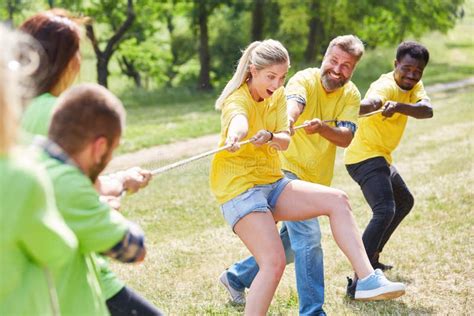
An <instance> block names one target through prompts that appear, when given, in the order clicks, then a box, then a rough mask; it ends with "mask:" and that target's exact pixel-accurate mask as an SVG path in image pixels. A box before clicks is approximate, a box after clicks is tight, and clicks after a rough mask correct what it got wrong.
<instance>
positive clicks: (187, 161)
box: [151, 139, 250, 175]
mask: <svg viewBox="0 0 474 316" xmlns="http://www.w3.org/2000/svg"><path fill="white" fill-rule="evenodd" d="M249 143H250V139H248V140H246V141H243V142H239V145H240V146H243V145H247V144H249ZM230 147H232V145H227V146H223V147H220V148H216V149H213V150H209V151H206V152H204V153H202V154H199V155H196V156H193V157H189V158H187V159H184V160H180V161H177V162H175V163H172V164H170V165H167V166H163V167H161V168H158V169H155V170H152V171H151V174H152V175H155V174H159V173H163V172H166V171H168V170H171V169H175V168H178V167H180V166H184V165H186V164H188V163H190V162H193V161H195V160H198V159H201V158H204V157H207V156H210V155H213V154H217V153H218V152H221V151H223V150H227V149H229V148H230Z"/></svg>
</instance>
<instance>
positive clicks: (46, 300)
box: [0, 26, 77, 315]
mask: <svg viewBox="0 0 474 316" xmlns="http://www.w3.org/2000/svg"><path fill="white" fill-rule="evenodd" d="M0 38H2V49H1V50H0V82H1V83H2V84H1V85H0V174H1V177H0V201H1V202H0V315H56V314H57V313H58V310H59V306H58V304H57V297H56V290H55V288H54V283H53V282H52V279H51V275H52V273H53V272H54V271H55V270H56V269H57V268H58V267H59V266H61V265H63V264H64V263H66V262H68V260H69V259H70V257H71V256H72V254H73V252H74V250H75V249H76V248H77V240H76V238H75V235H74V234H73V233H72V231H71V230H70V229H69V228H68V227H67V226H66V224H65V223H64V220H63V218H62V217H61V215H60V214H59V212H58V210H57V209H56V206H55V205H56V203H55V200H54V195H53V192H52V189H51V184H50V183H49V179H48V177H47V176H46V173H45V171H44V170H42V169H40V168H39V167H38V166H37V165H36V164H35V162H34V161H33V160H32V159H31V157H32V155H31V153H25V150H22V149H19V148H17V147H16V146H15V136H16V129H17V123H18V120H17V116H16V114H17V113H18V112H19V109H20V106H19V100H20V93H19V90H18V87H20V86H21V85H20V84H19V83H20V82H22V83H24V80H25V78H19V77H20V74H22V69H23V68H22V67H21V66H19V64H18V63H17V62H15V54H14V51H15V49H14V48H15V47H17V46H16V45H15V43H17V42H19V41H20V40H19V39H20V38H21V40H23V36H21V35H20V34H16V33H11V32H9V31H7V30H6V29H3V28H1V26H0Z"/></svg>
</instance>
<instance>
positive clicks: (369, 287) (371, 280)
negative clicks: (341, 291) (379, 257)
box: [354, 269, 405, 301]
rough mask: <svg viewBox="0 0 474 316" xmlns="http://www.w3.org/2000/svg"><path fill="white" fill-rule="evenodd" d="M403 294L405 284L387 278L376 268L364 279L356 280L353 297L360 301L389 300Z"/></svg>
mask: <svg viewBox="0 0 474 316" xmlns="http://www.w3.org/2000/svg"><path fill="white" fill-rule="evenodd" d="M404 294H405V284H403V283H400V282H391V281H389V280H387V278H386V277H385V275H384V274H383V272H382V270H380V269H376V270H375V272H374V273H373V274H371V275H370V276H369V277H368V278H367V279H366V280H364V281H362V280H357V285H356V289H355V295H354V298H355V299H356V300H360V301H378V300H390V299H393V298H397V297H400V296H402V295H404Z"/></svg>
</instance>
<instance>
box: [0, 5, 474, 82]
mask: <svg viewBox="0 0 474 316" xmlns="http://www.w3.org/2000/svg"><path fill="white" fill-rule="evenodd" d="M126 2H127V1H126V0H119V1H116V0H48V1H46V0H43V2H42V4H41V2H39V1H32V0H7V3H8V4H12V6H11V7H12V8H13V11H11V10H10V11H11V12H13V17H14V21H15V24H17V21H21V19H23V18H24V17H25V16H26V15H27V14H29V13H31V12H34V11H38V10H40V9H47V8H49V6H50V5H54V6H62V7H65V8H68V9H70V10H72V11H74V12H77V13H81V14H84V15H87V16H90V17H91V18H93V19H94V21H95V22H96V26H97V29H98V32H97V33H98V36H97V37H98V39H99V41H100V47H101V48H102V49H103V48H104V47H105V45H106V42H107V41H108V40H109V39H110V37H111V36H112V35H113V34H114V32H116V31H117V29H118V27H119V26H120V25H121V23H122V22H123V21H124V19H125V15H126V6H127V3H126ZM259 3H263V13H261V15H260V16H259V18H261V19H262V20H263V21H262V23H261V24H262V25H263V37H264V38H275V39H278V40H280V41H281V42H282V43H284V44H285V46H286V47H287V48H288V51H289V52H290V55H291V60H292V66H293V69H292V70H291V71H294V69H299V68H302V67H304V66H307V65H308V63H310V65H312V66H314V62H315V61H320V60H321V58H322V55H323V54H324V51H325V48H326V46H327V44H328V43H329V41H330V40H331V39H332V38H333V37H335V36H337V35H340V34H350V33H354V34H356V35H358V36H359V37H360V38H361V39H362V40H363V41H364V42H365V43H366V45H367V47H368V48H372V49H373V48H377V47H381V46H389V45H390V46H392V47H394V46H396V45H397V44H398V43H399V42H400V41H401V40H403V39H406V38H420V37H421V36H422V35H423V34H425V33H427V32H429V31H434V30H438V31H440V32H442V33H446V32H447V31H448V30H450V29H451V28H452V27H453V26H454V25H455V23H456V22H457V21H458V20H459V19H460V18H462V16H463V15H464V13H465V8H469V9H471V8H472V0H469V1H468V2H467V4H465V3H464V0H429V1H428V0H421V1H416V0H399V1H389V0H332V1H319V0H307V1H294V0H292V1H287V0H259ZM254 5H255V2H253V1H239V0H225V1H219V0H199V1H198V0H195V1H179V0H161V1H154V0H135V1H134V10H135V12H136V20H135V21H134V23H133V25H132V27H131V29H130V30H128V31H127V32H126V33H125V35H124V37H123V40H122V41H120V42H119V43H117V46H116V47H114V49H117V52H118V53H117V54H115V55H114V57H113V59H112V64H117V65H118V66H119V67H117V68H114V66H112V68H113V69H114V70H119V71H117V72H113V76H117V75H120V72H121V73H125V74H127V75H129V76H132V77H134V79H136V75H137V74H138V76H139V77H140V78H139V79H140V80H141V81H143V83H144V85H145V88H146V89H155V88H161V87H163V86H166V87H179V86H181V87H182V86H195V84H196V81H197V80H198V77H199V76H200V75H203V74H202V73H201V74H200V70H202V68H203V66H204V67H207V68H209V69H206V70H205V72H206V71H208V72H209V77H210V79H211V85H212V86H216V87H221V86H222V85H223V84H224V83H225V82H226V81H227V80H228V78H229V77H230V76H231V74H232V72H233V70H234V67H235V64H236V62H237V60H238V58H239V55H240V50H241V49H243V48H245V47H246V46H247V45H248V44H249V42H250V41H251V38H252V34H251V33H252V25H253V23H252V10H253V9H254V7H255V6H254ZM7 8H8V6H4V7H2V8H0V18H1V19H4V20H6V19H8V17H9V13H8V9H7ZM200 8H201V9H203V10H204V13H205V14H206V16H207V19H206V21H205V23H207V29H208V33H209V34H208V35H209V36H208V38H207V41H208V43H207V45H208V50H207V51H206V50H201V49H202V47H201V45H202V44H200V36H201V35H200V31H199V30H200V27H199V25H200V24H199V18H198V17H199V14H198V13H199V12H202V11H199V10H200ZM201 22H202V23H204V22H203V21H201ZM201 26H203V25H201ZM314 28H317V29H316V30H314ZM311 31H313V32H311ZM99 35H100V36H99ZM204 37H205V36H204ZM201 40H204V42H206V39H204V38H201ZM204 42H203V43H204ZM310 44H311V45H313V46H314V47H310ZM200 51H201V53H204V54H205V55H204V57H203V59H200V57H199V56H200V55H199V52H200ZM308 54H312V56H311V55H309V56H308ZM207 60H209V65H207V64H206V65H205V63H207V62H206V61H207Z"/></svg>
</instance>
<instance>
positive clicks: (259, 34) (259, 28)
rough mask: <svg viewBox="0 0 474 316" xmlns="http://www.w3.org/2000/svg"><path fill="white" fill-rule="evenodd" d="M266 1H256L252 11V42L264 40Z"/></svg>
mask: <svg viewBox="0 0 474 316" xmlns="http://www.w3.org/2000/svg"><path fill="white" fill-rule="evenodd" d="M264 6H265V0H254V2H253V9H252V41H260V40H262V39H263V25H264V22H265V15H264Z"/></svg>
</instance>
